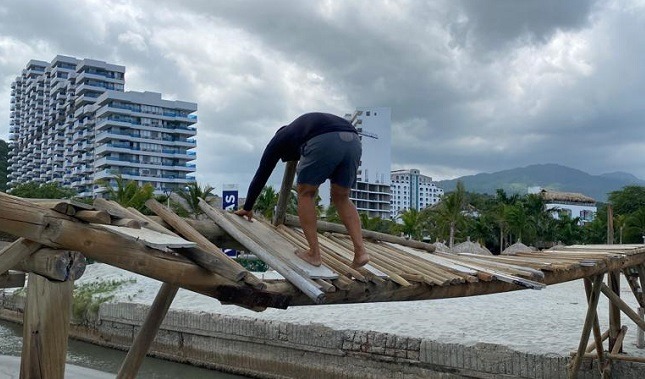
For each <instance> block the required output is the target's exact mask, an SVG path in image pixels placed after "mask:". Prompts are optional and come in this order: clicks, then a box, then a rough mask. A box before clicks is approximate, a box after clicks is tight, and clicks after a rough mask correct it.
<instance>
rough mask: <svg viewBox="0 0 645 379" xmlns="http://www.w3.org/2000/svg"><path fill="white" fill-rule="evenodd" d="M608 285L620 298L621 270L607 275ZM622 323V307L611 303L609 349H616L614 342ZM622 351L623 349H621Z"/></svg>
mask: <svg viewBox="0 0 645 379" xmlns="http://www.w3.org/2000/svg"><path fill="white" fill-rule="evenodd" d="M607 285H608V287H609V288H610V289H611V291H612V292H613V293H615V294H616V296H617V297H618V298H620V271H611V272H609V274H608V275H607ZM621 327H622V324H621V322H620V309H619V308H618V306H617V304H616V303H615V302H613V301H612V302H610V303H609V351H613V350H614V344H615V343H616V338H618V333H620V329H621ZM619 352H622V349H621V350H619Z"/></svg>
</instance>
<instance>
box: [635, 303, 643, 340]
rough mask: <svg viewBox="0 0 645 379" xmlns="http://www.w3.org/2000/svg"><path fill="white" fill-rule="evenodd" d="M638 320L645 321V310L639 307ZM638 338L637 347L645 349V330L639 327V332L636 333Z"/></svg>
mask: <svg viewBox="0 0 645 379" xmlns="http://www.w3.org/2000/svg"><path fill="white" fill-rule="evenodd" d="M638 319H639V320H643V321H645V308H643V307H638ZM636 336H637V340H636V347H638V348H639V349H642V348H645V329H643V328H641V327H640V326H639V327H638V330H637V331H636Z"/></svg>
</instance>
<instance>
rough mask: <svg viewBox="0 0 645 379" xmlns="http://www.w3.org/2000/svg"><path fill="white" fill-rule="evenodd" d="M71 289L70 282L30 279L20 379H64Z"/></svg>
mask: <svg viewBox="0 0 645 379" xmlns="http://www.w3.org/2000/svg"><path fill="white" fill-rule="evenodd" d="M73 289H74V284H73V282H72V281H71V280H68V281H64V282H52V281H49V280H47V279H46V278H43V277H42V276H40V275H36V274H30V275H29V282H28V284H27V301H26V305H25V315H24V324H23V337H22V343H23V345H22V359H21V360H20V378H23V379H36V378H48V379H49V378H51V379H63V378H64V376H65V360H66V358H67V340H68V334H69V322H70V316H71V315H70V314H71V309H72V291H73Z"/></svg>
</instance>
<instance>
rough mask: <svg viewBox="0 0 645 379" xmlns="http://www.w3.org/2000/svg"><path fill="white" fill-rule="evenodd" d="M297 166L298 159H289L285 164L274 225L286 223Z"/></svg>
mask: <svg viewBox="0 0 645 379" xmlns="http://www.w3.org/2000/svg"><path fill="white" fill-rule="evenodd" d="M297 166H298V161H289V162H287V164H286V165H285V168H284V176H283V177H282V185H281V186H280V193H279V194H278V204H277V205H276V208H275V214H274V215H273V225H274V226H278V225H282V224H284V217H285V215H286V214H287V206H288V205H289V197H290V195H291V187H293V179H294V177H295V176H296V167H297Z"/></svg>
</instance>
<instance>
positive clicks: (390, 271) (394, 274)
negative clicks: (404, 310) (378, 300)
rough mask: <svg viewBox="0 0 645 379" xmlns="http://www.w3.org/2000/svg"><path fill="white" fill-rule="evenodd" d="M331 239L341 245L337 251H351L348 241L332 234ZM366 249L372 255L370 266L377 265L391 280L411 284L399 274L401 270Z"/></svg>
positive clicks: (344, 252)
mask: <svg viewBox="0 0 645 379" xmlns="http://www.w3.org/2000/svg"><path fill="white" fill-rule="evenodd" d="M328 238H329V240H330V241H331V242H334V243H336V244H337V245H338V246H340V247H341V249H336V251H337V252H343V254H346V255H348V254H349V253H348V252H347V250H348V249H351V248H353V247H352V246H351V245H350V243H349V242H348V241H344V240H342V239H340V238H338V237H337V236H334V235H330V236H328ZM366 250H367V253H368V255H369V256H370V262H369V263H368V264H369V265H370V266H373V267H375V268H376V269H377V270H379V271H382V272H383V273H385V274H386V275H387V276H388V277H389V278H390V280H392V281H393V282H395V283H397V284H398V285H400V286H403V287H407V286H410V285H411V284H410V282H408V281H407V280H405V279H404V278H403V277H402V276H401V275H399V272H400V270H398V269H397V268H392V266H390V265H389V264H387V262H384V261H383V260H380V259H379V258H377V257H376V255H375V254H374V253H373V251H371V250H370V249H368V248H367V246H366ZM345 259H348V260H349V259H350V258H349V257H348V256H345ZM361 269H363V268H361Z"/></svg>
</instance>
